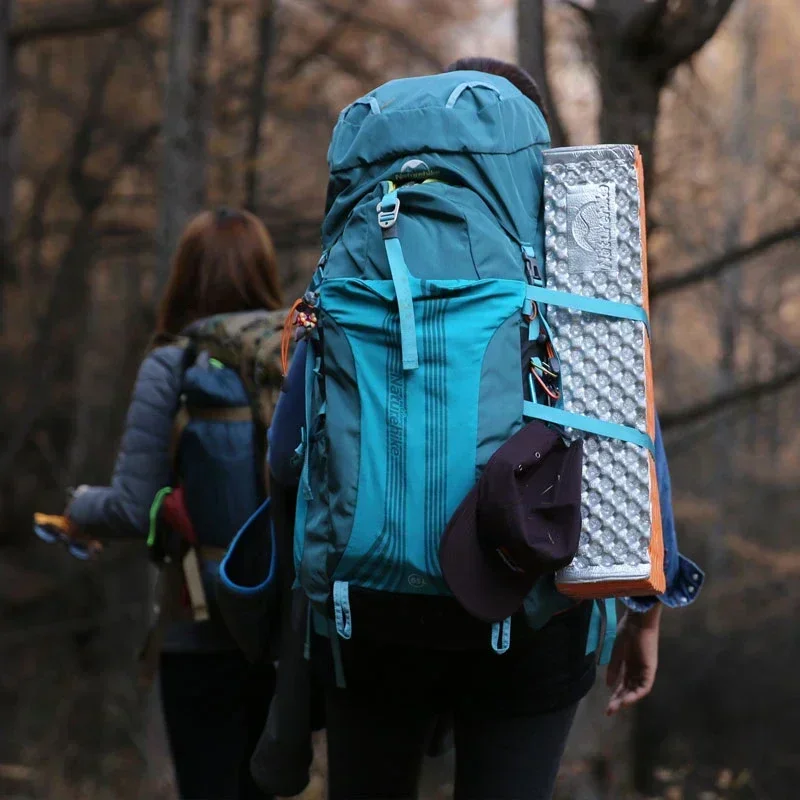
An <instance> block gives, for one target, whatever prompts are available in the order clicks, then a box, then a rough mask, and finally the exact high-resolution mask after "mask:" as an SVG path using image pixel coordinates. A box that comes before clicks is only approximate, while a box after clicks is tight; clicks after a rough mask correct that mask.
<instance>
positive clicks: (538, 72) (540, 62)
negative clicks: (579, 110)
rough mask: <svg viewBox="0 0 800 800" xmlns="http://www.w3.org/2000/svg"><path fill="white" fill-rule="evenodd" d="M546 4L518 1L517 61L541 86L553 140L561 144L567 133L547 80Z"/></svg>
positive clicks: (537, 0)
mask: <svg viewBox="0 0 800 800" xmlns="http://www.w3.org/2000/svg"><path fill="white" fill-rule="evenodd" d="M544 5H545V4H544V0H517V61H518V62H519V65H520V66H521V67H522V68H523V69H524V70H526V71H527V72H528V73H530V75H531V76H532V77H533V79H534V80H535V81H536V83H537V85H538V86H539V90H540V91H541V93H542V99H543V100H544V104H545V106H546V108H547V113H548V116H549V128H550V141H551V143H552V145H553V147H561V146H563V145H565V144H567V135H566V132H565V131H564V125H563V123H562V121H561V117H560V116H559V113H558V108H557V107H556V104H555V102H554V101H553V94H552V92H551V91H550V82H549V80H548V73H547V47H546V43H547V37H546V36H545V30H544V14H545V11H544Z"/></svg>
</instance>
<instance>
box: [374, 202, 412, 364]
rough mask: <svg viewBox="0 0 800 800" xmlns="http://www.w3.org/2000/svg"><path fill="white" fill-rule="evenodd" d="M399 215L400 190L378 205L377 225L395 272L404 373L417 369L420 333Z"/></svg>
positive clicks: (393, 280)
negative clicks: (415, 317)
mask: <svg viewBox="0 0 800 800" xmlns="http://www.w3.org/2000/svg"><path fill="white" fill-rule="evenodd" d="M399 213H400V199H399V198H398V196H397V190H396V189H393V190H391V191H389V192H387V193H386V194H385V195H384V196H383V199H382V200H381V201H380V203H378V224H379V225H380V226H381V228H382V229H383V244H384V247H385V248H386V257H387V258H388V259H389V269H390V270H391V272H392V283H393V284H394V291H395V295H396V296H397V309H398V312H399V314H400V346H401V349H402V353H403V369H417V368H418V367H419V357H418V355H417V330H416V322H415V320H414V301H413V300H412V297H411V285H410V283H409V279H408V277H409V275H408V266H407V265H406V260H405V257H404V256H403V248H402V247H401V246H400V240H399V239H398V238H397V217H398V214H399Z"/></svg>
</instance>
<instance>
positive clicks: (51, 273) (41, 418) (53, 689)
mask: <svg viewBox="0 0 800 800" xmlns="http://www.w3.org/2000/svg"><path fill="white" fill-rule="evenodd" d="M517 50H518V57H519V60H520V62H521V63H522V64H523V65H524V66H526V67H527V68H528V69H530V70H531V71H532V72H533V73H534V75H536V76H537V78H538V79H539V80H540V82H541V83H542V85H543V86H545V87H546V88H547V95H548V97H549V98H550V102H551V105H552V110H553V117H554V124H553V138H554V143H558V144H563V143H566V142H569V143H573V144H580V143H591V142H597V141H604V142H611V141H618V142H632V143H637V144H638V145H639V146H640V147H641V148H642V150H643V153H644V157H645V166H646V176H647V191H648V215H647V216H648V226H649V254H650V270H651V272H650V274H651V289H652V302H653V306H652V309H653V332H654V346H655V362H656V383H657V389H658V393H659V402H660V410H661V414H662V420H663V424H664V429H665V436H666V439H667V447H668V451H669V453H670V459H671V467H672V472H673V481H674V484H675V508H676V513H677V519H678V523H679V533H680V535H681V544H682V548H683V550H684V551H685V552H686V553H687V554H688V555H690V556H692V557H694V558H695V559H696V560H698V561H699V562H700V563H701V564H702V565H703V566H704V567H705V568H706V569H707V571H708V583H707V585H706V588H705V590H704V593H703V597H702V599H701V601H700V602H698V603H697V604H696V605H694V606H692V607H691V608H690V609H688V610H685V611H678V612H674V613H669V614H667V615H665V617H666V619H665V633H664V639H663V647H662V660H661V670H660V674H659V679H658V681H657V687H656V690H655V692H654V694H653V696H652V697H651V698H650V699H649V700H648V701H647V702H646V703H644V704H643V705H642V706H641V708H639V709H637V710H636V712H635V713H633V714H631V715H629V716H628V717H627V718H626V719H625V720H624V721H615V722H613V723H609V722H607V721H606V720H604V719H603V718H602V716H601V714H600V713H599V709H600V708H601V706H602V700H603V687H601V686H599V687H598V689H597V691H596V692H595V695H594V697H593V698H590V700H589V702H587V703H586V704H585V708H584V709H583V712H582V716H581V719H580V721H579V724H578V726H577V728H576V731H575V735H574V736H573V740H572V742H571V744H570V749H569V753H568V755H567V758H566V760H565V763H564V768H563V771H562V773H563V774H562V776H561V779H560V782H559V791H560V793H561V794H560V796H561V797H563V798H575V799H576V800H595V799H596V800H601V798H605V799H611V800H621V798H625V797H659V798H664V800H681V798H698V799H699V800H714V799H715V798H720V799H721V798H771V799H777V800H784V799H785V798H791V797H796V796H797V786H798V785H800V742H799V741H798V736H797V726H796V714H797V708H798V706H797V682H796V672H797V666H796V665H797V664H798V662H799V661H800V637H798V635H797V627H796V626H797V611H798V607H800V580H798V578H799V577H800V544H798V528H800V492H799V491H798V485H799V484H800V457H799V456H800V426H798V405H799V404H800V270H799V269H798V259H799V258H800V62H798V58H797V53H798V51H800V26H798V25H797V0H735V2H734V0H570V1H569V2H557V1H556V0H553V2H544V0H519V2H518V3H513V2H510V0H380V2H378V1H377V0H281V1H280V2H279V0H163V1H161V2H159V0H0V293H1V294H0V297H1V300H0V302H1V304H2V305H1V307H0V308H1V312H0V313H1V316H0V325H1V326H2V330H1V332H0V337H1V345H0V364H2V376H3V377H2V392H1V393H0V406H1V407H2V414H1V415H0V665H2V669H1V670H0V797H2V798H36V799H37V800H38V798H46V799H48V800H50V799H52V800H62V798H63V799H64V800H68V799H69V798H86V799H87V800H101V799H102V800H105V799H106V798H124V799H126V800H127V798H148V800H149V799H151V798H162V799H163V800H168V799H169V798H173V797H174V789H173V786H172V777H171V773H170V767H169V762H168V759H167V758H166V755H165V749H164V739H163V733H162V731H161V728H160V720H159V716H158V706H157V700H156V698H154V697H153V696H152V695H151V694H149V693H146V692H144V691H143V690H142V689H140V688H138V686H137V683H136V680H135V675H136V670H135V655H136V651H137V648H138V647H139V645H140V643H141V641H142V638H143V634H144V630H145V627H146V624H147V620H148V615H149V613H150V611H149V605H150V593H151V583H152V576H151V574H150V571H149V567H148V566H147V563H146V559H145V557H144V553H143V547H141V546H139V545H130V546H116V547H110V548H108V549H107V552H106V553H105V554H104V555H103V556H102V558H101V561H100V563H99V564H82V563H79V562H77V561H75V560H73V559H70V558H69V557H68V556H67V555H66V554H65V552H64V551H63V550H61V549H59V548H48V547H47V546H45V545H43V544H41V543H39V542H38V541H37V540H35V539H34V538H33V537H32V536H31V533H30V520H31V514H32V512H33V511H34V510H35V509H38V510H47V511H53V512H57V511H60V509H61V508H63V505H64V501H65V491H66V488H67V487H68V486H74V485H76V484H78V483H91V482H96V483H104V482H106V481H107V480H108V477H109V472H110V468H111V466H112V464H113V458H114V454H115V444H116V441H117V438H118V436H119V434H120V429H121V424H122V421H123V418H124V413H125V409H126V403H127V399H128V393H129V390H130V387H131V385H132V381H133V379H134V376H135V373H136V369H137V366H138V362H139V360H140V358H141V356H142V353H143V348H144V347H145V345H146V343H147V339H148V334H149V331H150V328H151V325H152V322H153V316H154V304H155V302H156V298H157V296H158V293H159V290H160V287H161V286H162V285H163V282H164V278H165V275H166V271H167V267H168V261H169V256H170V253H171V250H172V248H173V246H174V243H175V240H176V236H177V234H178V232H179V230H180V228H181V226H182V225H183V223H184V221H185V220H186V218H187V216H188V215H189V214H191V213H192V212H193V211H195V210H196V209H198V208H200V207H203V206H205V205H209V204H217V203H226V204H231V205H244V206H246V207H248V208H250V209H252V210H254V211H255V212H256V213H258V214H259V215H260V216H261V217H262V218H263V219H264V220H265V221H266V223H267V224H268V226H269V228H270V230H271V232H272V234H273V236H274V238H275V241H276V244H277V246H278V248H279V252H280V259H281V267H282V271H283V277H284V280H285V287H286V291H287V298H291V297H292V296H294V294H295V293H296V291H297V290H298V289H299V288H300V287H301V286H302V284H303V281H304V280H305V279H306V277H307V276H308V275H309V272H310V270H311V268H312V267H313V265H314V263H315V261H316V257H317V253H318V250H317V248H318V233H319V224H320V220H321V215H322V211H323V203H324V195H325V181H326V168H325V152H326V148H327V141H328V138H329V135H330V132H331V128H332V126H333V124H334V122H335V119H336V115H337V113H338V111H339V109H340V108H341V107H342V106H343V105H345V104H346V103H348V102H350V101H351V100H353V99H354V98H356V97H357V96H358V95H360V94H362V93H364V92H365V91H367V90H369V89H370V88H372V87H374V86H375V85H377V84H379V83H381V82H383V81H384V80H387V79H389V78H393V77H398V76H403V75H409V74H423V73H429V72H433V71H437V70H439V69H440V68H441V67H443V66H444V65H445V64H447V63H448V62H449V61H450V60H451V59H452V58H453V57H456V56H463V55H471V54H482V55H494V56H498V57H501V58H513V57H514V53H515V51H517ZM545 56H546V57H545ZM448 768H449V764H448V762H447V760H445V761H443V762H442V763H438V764H432V765H431V770H430V775H429V776H428V780H427V783H428V784H429V788H428V789H426V792H427V795H426V796H427V797H429V798H432V797H441V798H445V797H448V796H449V790H448V788H447V785H446V784H447V783H448V781H449V777H448Z"/></svg>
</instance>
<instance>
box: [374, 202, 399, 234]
mask: <svg viewBox="0 0 800 800" xmlns="http://www.w3.org/2000/svg"><path fill="white" fill-rule="evenodd" d="M377 210H378V225H380V226H381V228H383V229H384V230H387V229H388V228H391V227H393V226H394V225H395V224H397V218H398V217H399V216H400V198H399V197H398V196H397V195H395V196H394V197H392V196H390V195H386V196H385V197H384V198H383V199H382V200H381V201H380V202H379V203H378V205H377Z"/></svg>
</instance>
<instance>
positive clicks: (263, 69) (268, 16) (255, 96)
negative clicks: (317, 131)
mask: <svg viewBox="0 0 800 800" xmlns="http://www.w3.org/2000/svg"><path fill="white" fill-rule="evenodd" d="M274 32H275V9H274V3H273V0H261V3H260V9H259V17H258V51H257V54H256V63H255V64H254V65H253V86H252V89H251V90H250V131H249V134H248V138H247V150H246V152H245V168H244V169H245V172H244V207H245V208H246V209H247V210H248V211H253V212H255V210H256V207H257V204H258V154H259V151H260V149H261V128H262V126H263V124H264V113H265V112H266V110H267V87H266V85H265V82H266V77H267V72H268V70H269V62H270V60H271V58H272V45H273V37H274Z"/></svg>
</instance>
